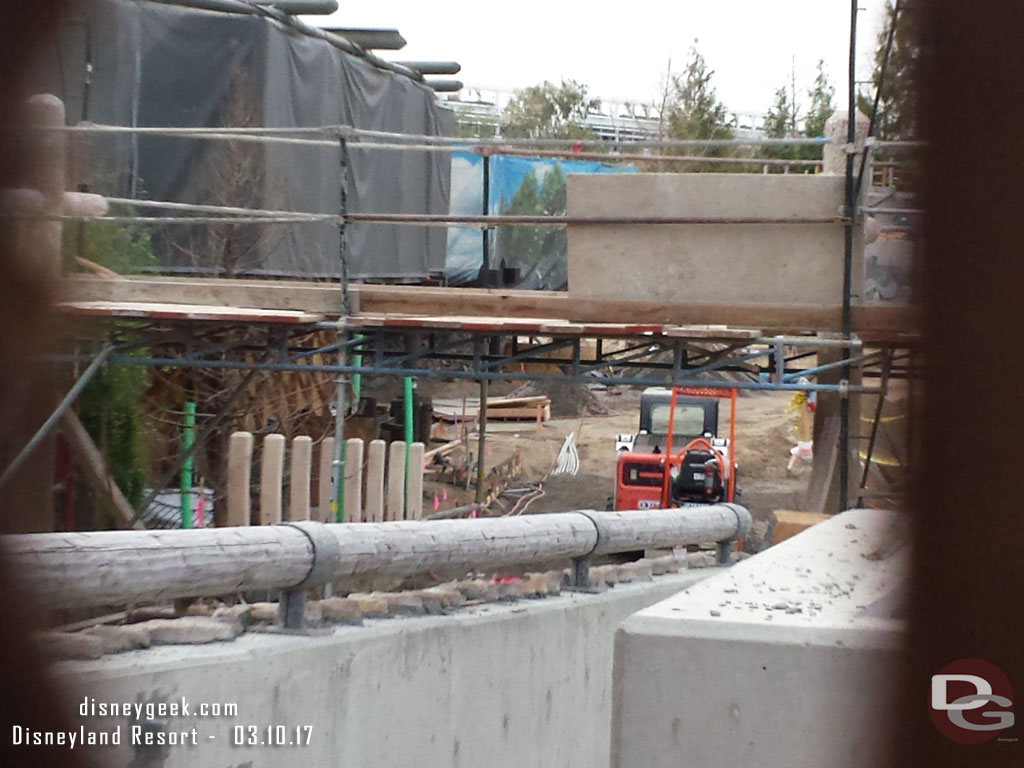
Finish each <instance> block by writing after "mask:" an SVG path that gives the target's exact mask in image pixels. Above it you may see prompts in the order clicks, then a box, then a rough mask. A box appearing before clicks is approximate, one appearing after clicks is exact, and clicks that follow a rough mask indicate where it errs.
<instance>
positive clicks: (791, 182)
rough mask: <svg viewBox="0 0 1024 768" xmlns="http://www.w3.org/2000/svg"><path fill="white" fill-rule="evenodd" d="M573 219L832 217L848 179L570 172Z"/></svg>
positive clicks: (569, 198) (568, 185)
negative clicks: (574, 217) (634, 216)
mask: <svg viewBox="0 0 1024 768" xmlns="http://www.w3.org/2000/svg"><path fill="white" fill-rule="evenodd" d="M565 183H566V195H567V205H568V210H569V213H570V215H572V216H626V215H630V214H636V215H637V216H695V217H702V216H706V217H715V216H720V217H741V216H757V217H760V218H776V217H784V216H792V217H797V216H800V217H815V218H818V217H821V218H826V217H834V216H841V215H842V213H843V210H842V209H843V199H844V198H843V195H844V183H845V179H844V177H842V176H826V175H822V174H817V175H814V174H781V173H773V174H749V173H623V174H607V175H604V176H601V175H597V174H569V175H568V176H567V177H566V181H565Z"/></svg>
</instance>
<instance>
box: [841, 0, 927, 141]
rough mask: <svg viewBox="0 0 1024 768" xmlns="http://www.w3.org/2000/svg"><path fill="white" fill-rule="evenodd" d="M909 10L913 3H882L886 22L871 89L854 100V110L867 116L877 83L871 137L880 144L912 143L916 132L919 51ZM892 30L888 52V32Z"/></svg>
mask: <svg viewBox="0 0 1024 768" xmlns="http://www.w3.org/2000/svg"><path fill="white" fill-rule="evenodd" d="M913 9H914V6H913V3H907V2H898V1H897V2H896V3H895V4H893V3H892V2H887V3H886V22H885V26H884V27H883V29H882V31H881V32H880V33H879V35H878V47H877V48H876V49H875V69H874V72H873V73H872V75H871V83H872V88H871V90H870V92H869V93H860V94H858V96H857V106H858V108H859V109H860V110H861V111H862V112H863V113H864V114H866V115H868V116H870V115H871V111H872V109H873V107H874V99H875V92H876V91H877V90H878V87H879V82H881V93H880V94H879V96H880V98H879V101H878V115H877V117H876V119H875V136H877V137H878V138H880V139H883V140H894V139H912V138H913V137H914V135H915V132H916V126H915V124H914V109H915V104H914V100H915V99H916V94H917V66H918V61H919V59H920V51H921V49H920V44H919V42H918V39H917V34H916V33H917V25H916V20H915V16H914V11H913ZM894 27H895V32H894V34H893V40H892V48H891V50H890V49H889V32H890V30H893V29H894ZM887 51H888V52H889V53H888V63H887V64H885V79H884V80H883V79H882V66H883V63H884V62H885V60H886V52H887Z"/></svg>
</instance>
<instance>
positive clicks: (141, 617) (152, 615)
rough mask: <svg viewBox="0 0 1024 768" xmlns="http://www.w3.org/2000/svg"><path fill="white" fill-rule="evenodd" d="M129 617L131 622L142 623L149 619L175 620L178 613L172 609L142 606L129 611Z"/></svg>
mask: <svg viewBox="0 0 1024 768" xmlns="http://www.w3.org/2000/svg"><path fill="white" fill-rule="evenodd" d="M129 616H130V618H131V620H132V621H133V622H143V621H149V620H150V619H176V618H178V612H177V611H175V610H174V609H173V608H167V607H161V606H156V605H144V606H142V607H141V608H136V609H135V610H133V611H131V612H130V613H129Z"/></svg>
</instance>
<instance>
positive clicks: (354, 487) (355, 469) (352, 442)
mask: <svg viewBox="0 0 1024 768" xmlns="http://www.w3.org/2000/svg"><path fill="white" fill-rule="evenodd" d="M363 520H364V518H363V441H362V440H361V439H360V438H358V437H352V438H349V439H348V440H346V441H345V522H346V523H361V522H363Z"/></svg>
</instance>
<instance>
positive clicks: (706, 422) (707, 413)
mask: <svg viewBox="0 0 1024 768" xmlns="http://www.w3.org/2000/svg"><path fill="white" fill-rule="evenodd" d="M671 400H672V390H670V389H666V388H664V387H648V388H647V389H645V390H644V391H643V393H642V394H641V395H640V425H639V426H640V428H639V430H638V431H637V435H636V438H635V440H634V442H633V445H632V446H630V447H629V448H628V450H633V451H640V452H653V451H654V450H655V449H657V450H658V451H661V450H663V449H664V447H665V438H666V437H667V436H668V423H669V409H670V408H671ZM702 435H711V436H712V437H714V436H717V435H718V398H715V397H699V396H694V395H676V413H675V419H674V423H673V425H672V442H673V443H675V444H676V445H681V444H685V442H686V441H687V440H692V439H693V438H695V437H700V436H702Z"/></svg>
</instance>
